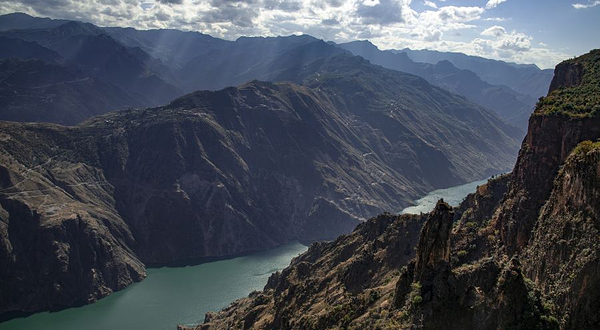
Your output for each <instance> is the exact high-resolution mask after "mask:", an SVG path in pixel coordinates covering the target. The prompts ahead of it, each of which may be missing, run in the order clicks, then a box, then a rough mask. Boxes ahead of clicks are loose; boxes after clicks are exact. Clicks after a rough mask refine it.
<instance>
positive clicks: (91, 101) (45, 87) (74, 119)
mask: <svg viewBox="0 0 600 330" xmlns="http://www.w3.org/2000/svg"><path fill="white" fill-rule="evenodd" d="M143 105H144V101H143V100H142V99H140V98H137V97H135V96H134V95H131V94H128V93H126V92H125V91H123V90H122V89H121V88H119V87H118V86H115V85H112V84H110V83H107V82H106V81H104V80H102V79H99V78H90V77H86V76H85V75H82V74H81V72H79V71H77V70H73V69H69V68H67V67H65V66H63V65H60V64H53V63H48V62H44V61H41V60H27V61H25V60H19V59H15V58H13V59H7V60H0V109H2V111H0V118H1V119H2V120H13V121H45V122H55V123H63V124H74V123H78V122H81V121H83V120H85V119H87V118H89V117H91V116H96V115H100V114H104V113H106V112H108V111H111V110H114V109H124V108H128V107H141V106H143Z"/></svg>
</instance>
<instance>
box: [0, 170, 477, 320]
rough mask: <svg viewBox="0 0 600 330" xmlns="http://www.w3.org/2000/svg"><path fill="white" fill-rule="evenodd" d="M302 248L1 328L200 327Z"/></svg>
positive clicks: (157, 273) (201, 270)
mask: <svg viewBox="0 0 600 330" xmlns="http://www.w3.org/2000/svg"><path fill="white" fill-rule="evenodd" d="M486 181H487V180H482V181H476V182H471V183H468V184H465V185H462V186H457V187H451V188H447V189H440V190H435V191H432V192H430V193H429V194H427V195H426V196H425V197H423V198H421V199H418V200H416V201H415V205H414V206H410V207H407V208H405V209H404V210H402V213H419V212H429V211H431V210H433V208H434V206H435V203H436V202H437V201H438V199H440V198H443V199H444V200H445V201H446V202H448V203H449V204H450V205H453V206H456V205H458V204H459V203H460V202H461V201H462V200H463V199H464V198H465V196H467V194H469V193H472V192H474V191H475V188H476V187H477V186H478V185H481V184H483V183H485V182H486ZM306 249H307V247H306V246H304V245H302V244H300V243H292V244H288V245H284V246H281V247H278V248H275V249H273V250H269V251H264V252H259V253H255V254H251V255H248V256H244V257H239V258H234V259H229V260H222V261H215V262H209V263H205V264H201V265H198V266H189V267H178V268H167V267H164V268H158V269H148V277H147V278H146V279H145V280H144V281H142V282H140V283H136V284H133V285H131V286H130V287H128V288H127V289H125V290H122V291H120V292H117V293H114V294H112V295H110V296H108V297H106V298H104V299H101V300H99V301H98V302H96V303H94V304H92V305H87V306H83V307H78V308H69V309H66V310H63V311H60V312H54V313H49V312H45V313H38V314H34V315H31V316H28V317H25V318H18V319H13V320H10V321H7V322H4V323H0V330H17V329H18V330H25V329H32V330H33V329H35V330H82V329H85V330H120V329H123V330H135V329H140V330H141V329H144V330H169V329H170V330H174V329H175V326H176V325H177V324H197V323H201V322H202V321H204V313H206V312H208V311H218V310H220V309H222V308H224V307H226V306H228V305H229V304H230V303H231V302H233V301H234V300H236V299H238V298H241V297H245V296H247V295H248V294H249V293H250V292H252V291H253V290H261V289H262V288H263V287H264V285H265V284H266V283H267V279H268V278H269V276H270V274H271V273H273V272H275V271H277V270H281V269H283V268H285V267H286V266H288V265H289V263H290V261H291V259H292V258H293V257H295V256H297V255H298V254H300V253H302V252H304V251H306Z"/></svg>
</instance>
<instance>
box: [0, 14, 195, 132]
mask: <svg viewBox="0 0 600 330" xmlns="http://www.w3.org/2000/svg"><path fill="white" fill-rule="evenodd" d="M13 27H18V28H23V29H14V28H13ZM24 27H27V28H24ZM0 46H1V50H0V119H3V120H14V121H44V122H54V123H60V124H75V123H78V122H81V121H83V120H85V119H87V118H89V117H92V116H95V115H99V114H104V113H106V112H108V111H112V110H116V109H123V108H129V107H147V106H158V105H161V104H164V103H166V102H169V101H170V100H172V99H174V98H176V97H178V96H181V95H182V94H183V93H184V92H183V91H182V90H181V89H179V88H178V87H176V86H174V84H172V82H171V81H170V80H169V75H168V74H167V73H166V71H168V69H167V68H166V67H165V66H164V65H162V64H161V63H160V62H159V61H157V60H155V59H153V58H152V57H151V56H149V55H148V54H147V53H145V52H144V51H142V50H141V49H139V48H134V47H127V46H124V45H122V44H120V43H118V42H117V41H116V40H114V39H113V38H111V37H110V36H108V35H107V34H106V33H105V32H104V31H103V30H101V29H100V28H98V27H96V26H94V25H92V24H88V23H81V22H74V21H61V20H47V19H38V18H33V17H29V16H27V15H23V14H21V15H19V14H13V15H4V16H0Z"/></svg>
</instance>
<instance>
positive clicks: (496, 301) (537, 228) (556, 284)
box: [200, 51, 600, 329]
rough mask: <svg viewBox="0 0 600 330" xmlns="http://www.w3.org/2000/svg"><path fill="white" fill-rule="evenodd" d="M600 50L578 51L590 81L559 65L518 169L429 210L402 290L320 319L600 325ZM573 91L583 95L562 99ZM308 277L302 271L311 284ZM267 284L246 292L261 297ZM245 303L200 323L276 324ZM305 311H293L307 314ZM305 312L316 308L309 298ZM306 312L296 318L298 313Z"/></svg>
mask: <svg viewBox="0 0 600 330" xmlns="http://www.w3.org/2000/svg"><path fill="white" fill-rule="evenodd" d="M598 55H600V53H598V51H593V52H591V53H590V54H587V55H584V56H582V57H580V58H577V59H574V60H570V61H568V62H567V64H569V65H575V67H581V68H583V72H582V73H581V75H582V77H583V78H582V79H581V81H578V82H577V81H576V80H577V79H578V78H577V79H575V78H573V75H579V74H578V73H577V72H578V71H577V70H579V69H573V70H571V71H569V70H570V69H568V65H567V66H565V65H563V66H561V67H560V68H559V69H558V71H561V70H563V71H561V72H567V73H564V74H559V76H558V78H556V79H555V84H554V85H555V86H558V87H556V88H557V89H555V90H553V91H551V93H550V94H549V95H548V97H546V98H544V99H542V100H540V102H539V103H538V107H537V109H536V112H535V113H534V115H533V116H532V118H531V119H530V127H529V132H528V134H527V137H526V138H525V140H524V142H523V146H522V148H521V151H520V153H519V159H518V160H517V163H516V165H515V168H514V171H513V172H512V173H511V174H508V175H502V176H499V177H497V178H494V179H491V180H489V181H488V183H487V184H485V185H482V186H480V187H478V189H477V191H476V192H475V193H474V194H472V195H470V196H468V197H467V198H466V199H465V201H464V202H463V203H462V204H461V205H460V206H459V207H458V208H456V209H455V210H451V209H450V208H449V207H448V206H447V205H445V204H444V203H438V205H437V206H436V209H435V210H434V211H433V212H431V213H430V214H428V215H426V217H427V221H426V222H425V224H424V225H423V228H422V230H421V234H420V239H419V242H418V243H417V244H416V253H415V258H414V259H412V260H411V261H408V262H404V263H403V264H404V267H402V268H400V271H399V273H398V276H397V277H395V279H396V278H397V280H395V284H394V286H395V288H394V294H393V298H392V296H390V298H388V299H387V300H386V303H385V304H382V305H379V306H377V305H374V306H368V307H367V310H366V311H365V309H364V307H361V308H362V309H361V308H359V307H357V305H349V306H344V307H340V311H344V312H343V315H344V318H345V319H346V322H345V323H343V324H340V323H337V324H322V326H321V327H320V329H337V328H361V329H362V328H375V327H379V328H382V329H398V328H400V329H449V328H451V329H596V328H598V327H600V319H598V317H597V310H598V308H599V305H598V302H599V301H600V281H599V278H600V276H599V275H600V274H599V268H598V264H599V263H598V256H599V253H600V251H599V245H598V238H599V225H600V223H599V222H598V219H599V216H600V214H599V212H600V209H599V208H598V207H599V205H600V190H599V187H600V165H599V161H600V144H599V143H600V142H592V141H596V140H598V139H599V138H600V122H599V121H598V116H597V114H598V112H596V111H594V110H593V109H596V108H598V107H599V106H600V102H596V101H595V100H596V96H597V95H598V94H597V92H598V87H599V86H600V85H599V84H597V83H596V82H598V80H599V79H598V78H599V76H598V75H599V73H600V70H598V67H600V56H598ZM568 72H571V73H568ZM561 79H563V80H564V81H561ZM590 91H592V93H591V94H589V92H590ZM569 95H570V96H569ZM571 99H572V100H573V104H572V105H571V106H569V105H568V104H567V105H565V104H563V103H561V102H568V101H569V100H571ZM568 109H572V111H570V112H569V111H567V110H568ZM587 140H591V141H587ZM582 141H583V142H582ZM453 213H454V214H453ZM452 221H454V225H452V226H451V225H450V224H451V223H452ZM450 228H451V230H450ZM374 242H377V240H376V239H375V240H372V241H370V240H367V241H365V242H363V244H364V246H369V245H370V244H375V243H374ZM336 243H337V242H334V243H332V244H336ZM332 248H333V247H332ZM386 253H387V251H386ZM377 255H378V254H377ZM355 257H356V255H355ZM389 257H390V256H388V258H389ZM300 258H302V256H301V257H300ZM372 267H373V268H370V269H380V271H374V273H377V274H379V273H381V271H385V270H383V268H382V267H380V266H378V265H377V264H375V265H373V266H372ZM318 271H319V270H315V272H318ZM284 272H285V271H284ZM306 278H307V277H306V276H304V277H303V276H298V277H297V278H296V281H298V282H299V283H304V284H307V283H309V282H306V281H305V279H306ZM361 283H363V284H364V285H366V286H363V287H362V291H358V292H356V293H355V294H356V295H357V296H360V295H362V294H366V293H367V292H369V290H372V289H373V288H372V287H371V286H370V285H373V283H371V282H369V281H368V280H364V282H361ZM300 285H301V284H300ZM349 292H350V291H349V290H348V289H346V290H343V291H341V293H342V294H349ZM303 293H304V291H299V292H298V293H297V294H298V295H303ZM257 295H260V294H255V295H253V296H251V297H250V298H247V299H245V300H242V301H241V302H242V303H243V304H244V306H248V305H252V304H253V301H255V299H256V298H255V297H256V296H257ZM303 297H305V299H306V301H310V302H311V303H310V304H311V305H312V306H315V305H319V306H323V305H325V306H330V308H332V307H333V306H331V305H329V301H328V300H327V299H324V298H321V299H315V296H314V295H313V294H308V295H307V296H304V295H303ZM241 302H236V303H234V304H233V305H232V306H231V307H229V308H228V309H226V310H225V311H223V312H221V313H218V314H214V315H213V314H211V315H209V317H208V318H207V322H206V323H205V324H204V325H202V326H200V328H201V329H222V328H225V327H226V326H225V324H226V325H227V326H229V327H231V328H234V329H235V328H252V329H270V328H271V327H270V323H261V324H256V323H246V321H245V320H243V319H242V318H240V316H242V315H247V314H246V313H247V311H246V310H244V309H240V305H238V304H240V303H241ZM279 307H280V304H279V303H278V302H276V301H274V302H273V304H272V305H270V306H267V307H265V309H264V310H263V311H262V312H261V313H262V314H263V315H273V314H272V313H274V311H276V310H277V309H278V308H279ZM296 311H297V309H293V310H289V312H288V315H298V314H295V313H296ZM357 311H360V312H359V313H357ZM301 315H302V318H310V317H313V316H315V315H316V314H313V313H312V312H311V310H308V309H305V310H303V313H302V314H301ZM296 319H297V317H293V316H292V317H291V318H290V319H289V321H290V322H292V324H294V323H293V322H295V320H296ZM225 320H226V321H225ZM223 322H226V323H223Z"/></svg>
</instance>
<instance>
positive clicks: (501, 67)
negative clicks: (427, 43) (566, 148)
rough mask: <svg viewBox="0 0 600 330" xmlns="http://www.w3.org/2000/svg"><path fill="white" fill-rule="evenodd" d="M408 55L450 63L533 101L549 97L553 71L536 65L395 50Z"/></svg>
mask: <svg viewBox="0 0 600 330" xmlns="http://www.w3.org/2000/svg"><path fill="white" fill-rule="evenodd" d="M394 52H395V53H405V54H406V55H408V57H410V59H411V60H413V61H415V62H423V63H429V64H436V63H438V62H440V61H448V62H450V63H452V64H453V65H454V66H456V67H457V68H459V69H463V70H469V71H472V72H474V73H476V74H477V75H478V76H479V77H481V79H483V80H484V81H486V82H488V83H490V84H493V85H503V86H508V87H510V88H511V89H512V90H514V91H516V92H519V93H521V94H525V95H529V96H531V97H534V98H536V99H537V98H539V97H540V96H543V95H546V94H547V93H548V85H549V84H550V81H552V76H553V71H554V70H552V69H543V70H542V69H540V68H538V67H537V66H536V65H535V64H516V63H510V62H504V61H498V60H492V59H488V58H482V57H478V56H470V55H466V54H462V53H452V52H438V51H434V50H427V49H422V50H413V49H409V48H405V49H401V50H394Z"/></svg>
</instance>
